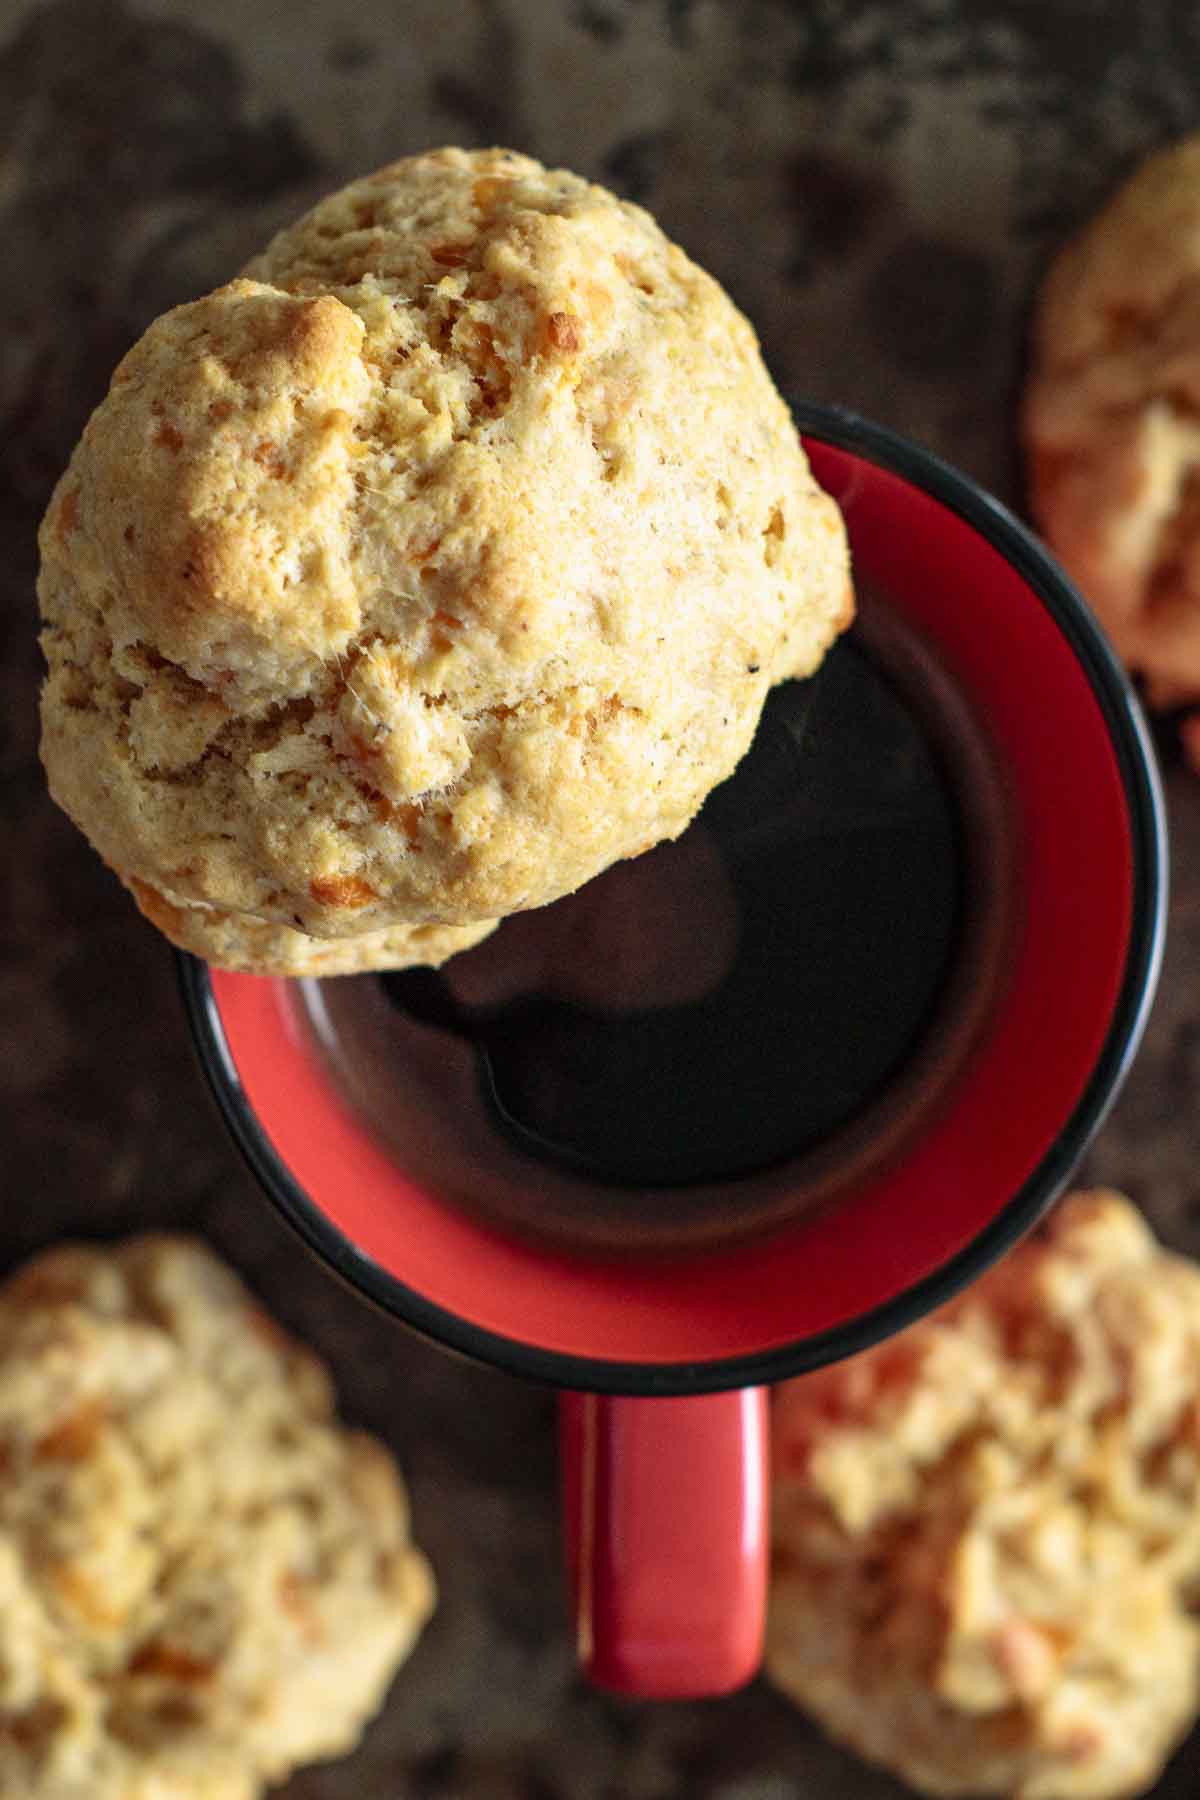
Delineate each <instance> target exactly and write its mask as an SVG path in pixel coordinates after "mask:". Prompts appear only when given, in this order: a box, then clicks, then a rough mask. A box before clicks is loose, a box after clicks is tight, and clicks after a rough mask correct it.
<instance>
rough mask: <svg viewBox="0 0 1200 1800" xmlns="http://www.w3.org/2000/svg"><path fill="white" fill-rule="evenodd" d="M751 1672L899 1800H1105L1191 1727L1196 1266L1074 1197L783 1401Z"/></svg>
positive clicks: (1110, 1211)
mask: <svg viewBox="0 0 1200 1800" xmlns="http://www.w3.org/2000/svg"><path fill="white" fill-rule="evenodd" d="M773 1441H774V1493H773V1577H772V1587H771V1602H770V1624H769V1631H768V1650H767V1671H768V1673H769V1676H770V1678H771V1679H772V1680H773V1681H774V1682H775V1684H776V1685H777V1686H778V1687H779V1688H780V1689H781V1690H782V1691H783V1692H785V1693H786V1694H788V1695H789V1696H790V1697H791V1698H792V1699H793V1700H795V1701H796V1702H797V1704H799V1705H800V1706H802V1707H803V1708H804V1709H805V1710H806V1711H808V1712H809V1713H811V1714H812V1716H813V1717H814V1718H815V1719H817V1720H818V1721H819V1722H820V1723H821V1724H822V1725H824V1726H825V1727H826V1729H827V1730H828V1731H829V1732H830V1733H831V1735H832V1736H834V1737H836V1738H838V1739H840V1740H841V1741H842V1742H843V1743H845V1744H848V1745H849V1746H851V1747H852V1748H853V1749H855V1750H857V1751H858V1752H859V1753H860V1754H861V1755H863V1756H864V1757H866V1758H867V1759H869V1760H870V1761H872V1762H876V1763H879V1764H882V1765H883V1766H884V1767H886V1768H888V1769H891V1770H893V1771H894V1772H895V1773H896V1774H898V1775H900V1776H902V1777H903V1778H904V1779H905V1780H906V1781H908V1782H910V1783H911V1784H912V1785H913V1787H915V1788H916V1789H918V1790H919V1791H920V1792H923V1793H926V1794H933V1795H964V1796H965V1795H973V1796H975V1795H998V1796H999V1795H1002V1796H1004V1797H1005V1800H1116V1797H1118V1796H1130V1795H1135V1794H1139V1793H1142V1792H1144V1791H1145V1789H1146V1788H1147V1787H1149V1786H1150V1785H1151V1783H1152V1782H1153V1781H1154V1780H1155V1779H1156V1777H1157V1775H1158V1772H1159V1770H1160V1768H1161V1766H1162V1765H1163V1763H1164V1762H1165V1760H1166V1758H1167V1756H1168V1755H1169V1753H1170V1751H1171V1750H1172V1749H1173V1747H1174V1745H1175V1744H1176V1742H1177V1741H1178V1740H1179V1739H1180V1738H1181V1737H1182V1736H1183V1734H1184V1733H1185V1732H1186V1731H1187V1729H1188V1728H1189V1726H1190V1725H1191V1723H1192V1721H1193V1718H1194V1716H1195V1714H1196V1712H1197V1710H1198V1708H1200V1626H1198V1625H1197V1622H1196V1620H1195V1618H1194V1617H1193V1615H1192V1612H1191V1610H1190V1608H1189V1598H1190V1596H1191V1594H1192V1593H1193V1592H1194V1590H1195V1585H1196V1583H1197V1581H1198V1580H1200V1270H1198V1269H1197V1268H1195V1267H1194V1266H1193V1265H1192V1264H1191V1263H1189V1262H1187V1261H1185V1260H1184V1259H1182V1258H1181V1257H1178V1256H1173V1255H1169V1254H1168V1253H1167V1252H1166V1251H1164V1250H1162V1249H1161V1248H1160V1247H1159V1246H1158V1245H1157V1244H1156V1243H1155V1241H1154V1239H1153V1237H1152V1236H1151V1233H1150V1231H1149V1229H1148V1228H1147V1226H1146V1225H1145V1223H1144V1222H1143V1221H1142V1219H1141V1217H1140V1216H1139V1214H1138V1213H1137V1212H1136V1211H1135V1209H1134V1208H1133V1207H1132V1206H1131V1205H1130V1204H1129V1203H1128V1201H1126V1200H1124V1199H1122V1198H1121V1196H1119V1195H1117V1194H1114V1193H1111V1192H1106V1191H1102V1192H1094V1193H1078V1194H1075V1195H1073V1196H1072V1197H1070V1198H1069V1199H1068V1200H1066V1201H1065V1202H1063V1204H1062V1205H1061V1206H1060V1208H1059V1209H1058V1211H1057V1212H1056V1213H1055V1214H1054V1215H1053V1217H1052V1218H1051V1219H1050V1221H1049V1223H1048V1224H1047V1225H1046V1226H1045V1227H1043V1229H1042V1230H1041V1231H1040V1232H1039V1233H1038V1234H1037V1235H1035V1236H1034V1237H1033V1238H1032V1239H1030V1240H1027V1241H1026V1242H1025V1243H1024V1244H1023V1245H1022V1246H1020V1247H1019V1248H1018V1249H1017V1250H1015V1251H1013V1252H1012V1253H1011V1254H1010V1256H1009V1257H1008V1258H1007V1259H1006V1260H1005V1261H1004V1262H1003V1263H1001V1264H1000V1265H999V1266H998V1267H997V1268H995V1269H994V1270H993V1271H992V1272H991V1273H990V1274H989V1275H987V1276H985V1277H984V1279H983V1280H982V1281H981V1282H979V1283H978V1284H977V1286H976V1287H975V1288H973V1289H972V1290H970V1291H969V1292H968V1293H967V1294H965V1295H964V1296H963V1297H962V1298H961V1299H959V1300H957V1301H955V1302H953V1303H952V1304H951V1305H950V1306H948V1307H947V1308H945V1309H943V1310H942V1311H941V1312H940V1313H937V1314H934V1315H933V1316H932V1317H931V1318H930V1319H928V1320H927V1321H925V1322H923V1323H921V1324H919V1325H916V1326H914V1327H912V1328H911V1329H910V1330H908V1331H906V1332H905V1333H903V1334H902V1335H901V1336H899V1337H897V1338H894V1339H892V1340H891V1341H890V1342H888V1343H886V1344H883V1345H881V1346H880V1347H879V1348H877V1349H875V1350H871V1351H868V1352H866V1353H865V1354H864V1355H862V1356H858V1357H855V1358H852V1359H851V1360H850V1361H849V1362H846V1363H842V1364H839V1365H837V1366H835V1367H832V1368H829V1369H826V1370H823V1371H821V1372H819V1373H818V1374H816V1375H811V1376H806V1377H803V1378H802V1379H800V1380H797V1381H793V1382H790V1383H787V1384H785V1385H784V1386H783V1387H781V1388H780V1389H779V1390H778V1391H777V1394H776V1399H775V1406H774V1414H773Z"/></svg>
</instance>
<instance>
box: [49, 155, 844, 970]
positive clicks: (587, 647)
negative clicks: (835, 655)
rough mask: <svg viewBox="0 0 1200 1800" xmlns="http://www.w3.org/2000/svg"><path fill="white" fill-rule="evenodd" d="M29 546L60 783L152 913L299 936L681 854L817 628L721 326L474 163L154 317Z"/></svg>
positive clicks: (834, 518)
mask: <svg viewBox="0 0 1200 1800" xmlns="http://www.w3.org/2000/svg"><path fill="white" fill-rule="evenodd" d="M41 543H42V575H41V582H40V593H41V600H42V606H43V612H44V616H45V620H46V633H45V639H44V641H45V647H46V654H47V659H48V662H49V667H50V675H49V681H48V684H47V688H46V694H45V703H44V708H43V721H44V731H43V755H44V759H45V762H46V765H47V769H48V773H49V778H50V783H51V788H52V791H53V793H54V795H55V797H56V798H57V799H58V800H59V801H60V802H61V803H62V804H63V805H64V806H65V807H66V809H67V810H68V811H69V812H70V813H71V814H72V816H73V817H74V818H75V819H76V821H77V822H78V823H79V824H80V825H81V826H82V827H83V829H84V830H85V831H86V832H87V833H88V835H89V836H90V837H91V839H92V840H93V842H94V843H95V844H96V846H97V848H98V849H99V850H100V852H101V854H102V855H103V856H104V857H105V858H106V860H107V861H109V862H110V863H111V864H112V865H113V867H114V868H116V869H117V870H118V871H119V872H120V873H121V874H122V876H123V878H125V879H127V880H128V879H131V878H136V879H137V880H139V881H142V882H143V883H145V884H147V885H148V886H149V887H151V888H153V889H154V890H156V891H157V892H158V893H160V894H161V895H162V896H164V898H165V899H166V901H167V902H169V903H170V904H172V905H176V906H181V905H183V906H186V905H189V904H191V905H195V904H196V903H201V904H203V905H207V906H209V907H212V908H214V909H216V910H217V911H218V912H221V913H228V914H236V915H244V916H246V917H247V918H254V919H258V920H262V921H265V922H268V923H272V924H276V925H285V926H290V927H294V928H298V929H300V930H301V931H303V932H305V933H307V934H309V935H312V936H317V937H329V938H344V937H347V936H350V935H360V934H363V933H365V932H368V931H377V930H381V929H387V928H389V927H391V926H395V925H411V924H424V923H439V924H450V925H453V924H458V925H466V924H474V923H476V922H478V921H482V920H485V919H493V918H497V917H502V916H505V915H507V914H508V913H510V912H513V911H516V910H520V909H522V908H526V907H530V906H535V905H540V904H543V903H544V902H547V901H549V900H552V899H554V898H556V897H557V896H558V895H560V894H563V893H566V892H569V891H571V890H572V889H574V888H575V887H577V886H579V885H580V884H581V883H582V882H583V881H585V880H587V879H588V878H589V877H590V876H592V875H594V874H596V873H598V872H599V870H600V869H602V868H604V867H606V866H607V865H608V864H609V863H611V862H613V861H615V860H616V859H618V858H620V857H622V856H628V855H632V854H636V853H638V852H639V851H641V850H644V849H646V848H648V847H649V846H650V845H651V844H653V843H655V842H657V841H659V840H660V839H663V838H668V837H671V836H674V835H676V834H677V833H678V832H679V831H681V830H682V829H683V827H684V826H685V825H686V824H687V822H688V821H689V819H690V818H691V817H692V816H693V814H694V813H695V811H696V809H697V808H698V806H699V805H700V803H701V802H702V800H703V799H704V797H705V795H706V794H707V793H708V791H709V790H710V789H711V788H712V787H713V786H714V785H715V784H716V782H718V781H719V780H721V779H723V777H724V776H725V775H726V774H728V773H729V772H730V770H731V769H732V768H733V767H734V765H735V764H736V762H737V761H738V759H739V758H740V756H741V755H742V753H743V752H744V750H745V749H746V747H747V745H748V744H749V741H750V738H751V736H752V734H753V731H754V727H755V725H756V723H757V720H758V716H759V712H760V710H761V707H762V703H763V700H764V697H765V695H766V692H767V690H768V688H769V686H770V685H771V683H773V682H775V681H778V680H781V679H783V678H784V677H787V676H792V675H804V674H807V673H809V672H810V671H811V670H812V669H813V668H814V667H815V666H816V665H817V663H818V662H819V660H820V658H821V656H822V654H823V652H824V650H825V649H826V648H827V646H828V644H829V643H830V641H831V639H832V638H833V636H834V635H835V634H836V632H837V631H838V630H840V629H841V628H842V627H843V626H844V625H845V624H846V622H847V620H848V618H849V615H850V610H851V605H852V602H851V594H850V587H849V578H848V565H847V553H846V545H845V538H844V532H843V528H842V523H841V519H840V515H839V513H838V511H837V508H836V506H835V505H834V503H833V501H832V500H830V499H829V498H828V496H826V495H825V494H823V493H822V492H821V490H820V489H819V488H818V487H817V486H816V483H815V482H814V480H813V478H812V476H811V474H810V472H809V469H808V465H807V462H806V460H805V457H804V454H803V451H802V449H801V447H800V444H799V441H798V439H797V437H796V433H795V430H794V427H793V425H792V421H791V418H790V415H789V414H788V412H787V409H786V408H785V407H784V405H783V403H782V401H781V400H780V398H779V396H778V395H777V393H776V392H775V390H774V388H773V386H772V384H771V382H770V380H769V377H768V376H767V374H766V372H765V370H764V368H763V365H762V362H761V359H760V357H759V353H758V348H757V344H756V342H755V339H754V335H753V333H752V331H751V329H750V327H749V325H748V324H747V323H746V321H745V320H744V319H743V318H742V317H741V315H740V314H739V313H738V312H737V311H736V309H735V308H734V307H733V306H732V305H731V303H730V302H729V300H728V299H727V298H726V296H725V295H724V293H723V292H722V291H721V289H720V288H719V287H718V286H717V284H716V283H715V282H714V281H712V280H711V278H710V277H708V276H707V275H705V274H704V273H703V271H701V270H699V269H698V268H696V266H695V265H694V264H693V263H692V262H690V260H689V259H688V258H687V257H686V256H685V255H684V253H683V252H682V251H681V250H679V249H678V248H677V247H675V246H674V245H672V244H670V243H669V242H668V241H667V239H666V238H665V237H664V236H663V235H662V233H661V232H660V231H659V229H658V228H657V226H656V225H655V224H654V223H653V221H652V220H651V219H650V218H649V217H648V215H646V214H645V213H643V212H641V211H640V210H639V209H637V208H636V207H633V206H629V205H626V204H624V203H621V202H619V201H617V200H616V199H614V198H613V196H612V195H610V194H608V193H606V192H605V191H604V190H603V189H600V188H597V187H594V186H590V185H589V184H588V183H586V182H584V181H582V180H580V179H579V178H578V177H576V176H572V175H569V174H565V173H561V172H550V171H547V170H545V169H543V168H541V167H540V165H538V164H537V163H534V162H532V161H530V160H528V159H527V158H524V157H519V156H515V155H511V154H508V153H505V152H500V151H489V152H477V153H467V152H464V151H456V150H450V151H441V152H434V153H431V154H429V155H425V156H421V157H416V158H411V159H409V160H407V161H405V162H401V163H397V164H395V165H393V166H391V167H389V168H386V169H383V170H381V171H379V172H378V174H376V175H374V176H371V177H368V178H367V179H365V180H362V181H358V182H356V183H354V184H353V185H352V186H350V187H349V188H346V189H345V190H343V191H342V192H340V193H338V194H335V195H333V196H331V197H330V198H329V199H327V200H326V201H324V202H322V203H321V204H320V205H319V206H318V207H316V209H315V210H314V211H313V212H311V213H310V214H309V215H307V217H305V218H304V219H302V220H301V221H300V222H299V223H298V224H297V225H295V226H293V227H292V228H291V229H290V230H287V231H284V232H283V233H282V234H281V235H280V236H279V237H277V238H276V239H275V240H274V241H273V243H272V244H270V245H269V246H268V248H267V249H266V250H265V251H264V252H263V253H262V255H260V256H259V257H257V258H256V259H255V261H254V262H253V263H252V264H251V265H250V268H249V270H248V272H247V277H246V278H245V279H242V280H239V281H235V282H233V283H231V284H230V285H229V286H228V287H226V288H222V289H220V290H218V291H217V292H216V293H214V294H211V295H208V296H207V297H206V298H204V299H201V300H198V301H195V302H193V303H192V304H190V305H187V306H183V307H180V308H178V309H177V310H176V311H174V312H172V313H169V314H167V315H166V316H165V317H163V318H162V319H160V320H158V321H157V322H156V323H155V324H154V325H152V326H151V328H150V330H149V331H148V332H147V333H146V335H145V336H144V337H143V338H142V340H141V341H140V342H139V343H138V344H137V345H136V346H135V347H134V349H133V350H132V351H131V352H130V353H129V355H128V356H127V357H126V358H125V360H124V362H123V363H122V364H121V365H120V367H119V368H118V370H117V372H116V374H115V376H114V379H113V385H112V389H111V392H110V395H109V397H108V399H107V400H106V401H105V402H104V404H103V405H102V406H101V407H100V408H99V409H98V411H97V412H96V414H95V415H94V416H93V418H92V420H91V422H90V423H89V425H88V427H87V429H86V431H85V433H84V436H83V439H82V441H81V443H80V445H79V447H78V448H77V451H76V453H75V456H74V458H73V459H72V463H71V466H70V468H69V469H68V471H67V473H66V474H65V475H64V477H63V479H62V482H61V483H60V485H59V488H58V490H57V492H56V496H55V498H54V500H53V502H52V504H51V507H50V509H49V511H48V514H47V517H46V520H45V522H44V526H43V531H42V540H41Z"/></svg>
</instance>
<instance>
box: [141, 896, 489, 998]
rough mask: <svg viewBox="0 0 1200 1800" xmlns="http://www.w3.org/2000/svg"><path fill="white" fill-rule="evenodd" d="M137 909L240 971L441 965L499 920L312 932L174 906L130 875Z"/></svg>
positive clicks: (325, 973) (348, 971)
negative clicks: (341, 934)
mask: <svg viewBox="0 0 1200 1800" xmlns="http://www.w3.org/2000/svg"><path fill="white" fill-rule="evenodd" d="M128 886H129V891H130V893H131V894H132V895H133V898H134V901H135V903H136V905H137V908H138V911H139V912H140V913H141V914H142V916H143V917H144V918H147V919H149V921H150V923H151V924H152V925H157V927H158V929H159V930H160V931H161V932H162V933H163V935H164V937H167V938H169V939H170V940H171V942H172V943H173V944H175V945H177V946H178V948H179V949H180V950H187V951H189V952H190V953H191V955H193V956H199V957H202V958H203V959H204V961H205V962H208V963H213V964H214V965H215V966H216V967H217V968H219V969H231V970H233V971H234V972H235V973H240V974H244V975H278V976H283V977H287V978H292V977H300V976H305V975H307V976H312V977H314V978H316V979H319V980H322V981H324V980H325V979H326V978H327V977H329V976H331V975H366V974H370V973H372V972H374V971H380V970H386V969H411V968H418V967H419V968H432V969H436V968H440V967H441V965H442V963H444V962H445V961H446V960H447V959H448V958H449V957H451V956H457V954H458V952H459V951H460V950H469V949H471V947H472V945H474V944H478V943H481V942H482V941H483V939H484V938H485V937H488V936H490V935H491V933H492V932H493V931H495V929H496V926H497V924H498V923H499V921H498V920H495V919H483V920H481V921H480V923H479V924H478V925H392V926H389V927H388V929H387V930H386V931H365V932H363V933H362V935H361V936H359V937H346V938H314V937H308V936H307V935H306V934H305V933H304V932H302V931H294V930H293V929H292V928H291V926H289V925H271V924H268V923H267V921H266V920H263V919H248V918H243V917H241V916H240V915H239V914H237V913H219V912H216V911H214V910H213V908H211V907H207V906H176V905H175V904H174V903H173V902H172V901H170V900H168V899H166V897H165V896H164V895H162V894H160V893H158V892H157V891H156V890H155V889H154V888H151V887H147V885H146V883H145V882H144V881H139V880H138V879H137V877H136V876H135V877H133V878H132V879H131V880H130V882H129V884H128Z"/></svg>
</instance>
